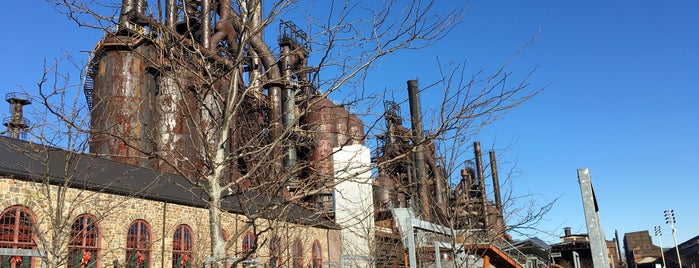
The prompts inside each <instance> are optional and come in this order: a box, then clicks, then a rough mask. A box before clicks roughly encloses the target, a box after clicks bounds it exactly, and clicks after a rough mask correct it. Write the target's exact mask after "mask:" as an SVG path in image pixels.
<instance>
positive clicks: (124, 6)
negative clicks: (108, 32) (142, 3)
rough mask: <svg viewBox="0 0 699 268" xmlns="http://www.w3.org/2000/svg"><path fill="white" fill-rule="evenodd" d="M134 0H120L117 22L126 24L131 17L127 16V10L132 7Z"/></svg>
mask: <svg viewBox="0 0 699 268" xmlns="http://www.w3.org/2000/svg"><path fill="white" fill-rule="evenodd" d="M134 1H136V0H122V1H121V14H119V24H120V25H124V24H126V23H127V22H128V21H129V20H130V19H131V18H129V12H130V11H131V10H132V9H133V8H134Z"/></svg>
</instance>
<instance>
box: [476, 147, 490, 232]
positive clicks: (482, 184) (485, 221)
mask: <svg viewBox="0 0 699 268" xmlns="http://www.w3.org/2000/svg"><path fill="white" fill-rule="evenodd" d="M473 151H474V153H475V157H476V172H478V174H477V176H478V186H479V190H480V194H481V199H482V202H483V205H482V210H483V213H482V216H483V228H487V226H488V206H487V205H486V203H487V202H486V201H487V199H488V198H487V197H486V195H485V176H484V175H483V159H482V157H481V143H480V142H474V143H473Z"/></svg>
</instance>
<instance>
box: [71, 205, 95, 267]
mask: <svg viewBox="0 0 699 268" xmlns="http://www.w3.org/2000/svg"><path fill="white" fill-rule="evenodd" d="M99 237H100V231H99V226H98V225H97V220H96V219H95V217H94V216H93V215H90V214H82V215H79V216H78V217H76V218H75V221H73V225H71V227H70V241H69V242H68V267H78V268H95V267H97V265H98V262H99V254H100V247H99V246H100V244H99V243H100V241H99Z"/></svg>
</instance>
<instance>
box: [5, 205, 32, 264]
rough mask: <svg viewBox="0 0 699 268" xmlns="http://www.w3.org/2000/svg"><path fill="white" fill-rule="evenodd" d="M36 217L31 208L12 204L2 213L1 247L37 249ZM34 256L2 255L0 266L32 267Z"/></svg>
mask: <svg viewBox="0 0 699 268" xmlns="http://www.w3.org/2000/svg"><path fill="white" fill-rule="evenodd" d="M34 226H35V225H34V217H33V214H32V212H31V210H29V208H27V207H24V206H12V207H9V208H7V209H5V210H4V211H3V212H2V214H1V215H0V248H21V249H36V243H34ZM33 260H34V258H33V257H28V256H23V257H21V256H7V255H5V256H0V267H10V268H20V267H21V268H25V267H27V268H28V267H32V266H33V265H32V264H33V263H34V261H33Z"/></svg>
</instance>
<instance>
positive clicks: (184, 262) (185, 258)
mask: <svg viewBox="0 0 699 268" xmlns="http://www.w3.org/2000/svg"><path fill="white" fill-rule="evenodd" d="M188 260H189V256H187V255H184V256H182V261H180V264H181V265H182V267H184V265H185V264H186V263H187V261H188Z"/></svg>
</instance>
